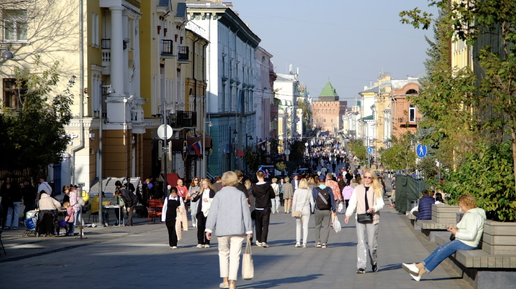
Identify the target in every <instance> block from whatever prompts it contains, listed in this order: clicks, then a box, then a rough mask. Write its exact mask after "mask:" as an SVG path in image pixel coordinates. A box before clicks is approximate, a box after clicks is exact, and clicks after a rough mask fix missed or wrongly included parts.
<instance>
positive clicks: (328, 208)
mask: <svg viewBox="0 0 516 289" xmlns="http://www.w3.org/2000/svg"><path fill="white" fill-rule="evenodd" d="M324 181H325V176H324V175H323V174H321V175H320V176H319V186H317V187H315V189H314V190H313V191H312V196H313V199H314V200H315V210H314V214H315V247H317V248H323V249H326V248H328V238H329V237H330V223H331V219H332V216H335V214H336V212H337V206H336V205H335V198H334V197H333V191H332V190H331V188H330V187H328V186H326V185H325V182H324Z"/></svg>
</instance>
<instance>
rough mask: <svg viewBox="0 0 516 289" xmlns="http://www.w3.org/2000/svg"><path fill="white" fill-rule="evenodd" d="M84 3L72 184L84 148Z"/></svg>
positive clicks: (81, 14) (80, 38) (80, 28)
mask: <svg viewBox="0 0 516 289" xmlns="http://www.w3.org/2000/svg"><path fill="white" fill-rule="evenodd" d="M83 6H84V3H83V0H79V35H80V37H79V59H80V70H81V72H80V82H79V83H80V88H79V89H80V90H79V122H80V130H81V141H80V143H79V145H78V146H76V147H73V148H72V161H71V165H72V168H71V170H70V172H71V175H72V178H71V182H72V184H75V183H76V175H75V154H76V153H77V152H78V151H80V150H82V149H83V148H84V119H83V118H84V15H83V14H84V11H83V10H84V7H83Z"/></svg>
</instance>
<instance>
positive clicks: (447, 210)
mask: <svg viewBox="0 0 516 289" xmlns="http://www.w3.org/2000/svg"><path fill="white" fill-rule="evenodd" d="M457 212H459V206H450V205H446V204H438V205H436V204H433V205H432V221H434V222H436V223H440V224H450V225H454V224H457Z"/></svg>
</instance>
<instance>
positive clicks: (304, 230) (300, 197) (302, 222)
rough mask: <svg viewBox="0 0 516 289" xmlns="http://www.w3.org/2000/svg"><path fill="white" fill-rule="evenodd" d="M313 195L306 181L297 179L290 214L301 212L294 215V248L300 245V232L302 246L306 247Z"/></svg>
mask: <svg viewBox="0 0 516 289" xmlns="http://www.w3.org/2000/svg"><path fill="white" fill-rule="evenodd" d="M314 205H315V204H314V197H313V195H312V191H310V190H309V189H308V181H307V180H306V179H305V178H303V179H302V180H301V181H299V189H297V190H295V191H294V198H293V200H292V216H293V217H294V212H296V211H299V212H301V216H300V217H296V246H295V247H296V248H299V247H301V234H302V235H303V248H306V243H307V240H308V222H309V221H310V214H311V208H313V207H314Z"/></svg>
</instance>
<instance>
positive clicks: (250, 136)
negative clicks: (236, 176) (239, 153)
mask: <svg viewBox="0 0 516 289" xmlns="http://www.w3.org/2000/svg"><path fill="white" fill-rule="evenodd" d="M247 139H250V140H253V136H252V135H248V134H247V133H246V134H245V150H246V151H247V147H248V145H247ZM244 161H245V160H244ZM248 172H249V170H248V167H247V161H245V173H246V175H247V173H248Z"/></svg>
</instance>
